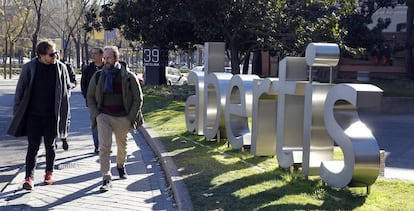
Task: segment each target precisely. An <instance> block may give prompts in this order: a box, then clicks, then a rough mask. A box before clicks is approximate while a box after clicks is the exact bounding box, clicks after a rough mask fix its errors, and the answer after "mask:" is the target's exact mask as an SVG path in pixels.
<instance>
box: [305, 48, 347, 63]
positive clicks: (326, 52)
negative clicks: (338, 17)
mask: <svg viewBox="0 0 414 211" xmlns="http://www.w3.org/2000/svg"><path fill="white" fill-rule="evenodd" d="M305 57H306V63H307V64H308V65H309V66H312V67H333V66H336V65H338V62H339V46H338V45H337V44H336V43H310V44H309V45H308V46H307V47H306V52H305Z"/></svg>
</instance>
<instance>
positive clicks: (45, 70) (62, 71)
mask: <svg viewBox="0 0 414 211" xmlns="http://www.w3.org/2000/svg"><path fill="white" fill-rule="evenodd" d="M36 54H37V57H35V58H33V59H32V60H31V61H30V62H28V63H26V64H24V65H23V68H22V71H21V73H20V77H19V80H18V82H17V86H16V93H15V99H14V106H13V119H12V121H11V124H10V127H9V130H8V134H9V135H12V136H15V137H21V136H27V140H28V147H27V154H26V176H25V181H24V183H23V189H25V190H32V189H33V188H34V185H33V184H34V183H33V179H34V169H35V168H36V160H37V153H38V151H39V147H40V144H41V141H42V137H43V142H44V146H45V151H46V169H45V172H46V174H45V176H44V181H43V182H44V184H46V185H51V184H52V183H53V182H54V181H53V179H52V173H53V166H54V162H55V147H54V140H55V138H56V137H57V135H58V134H59V136H63V137H66V135H67V122H68V110H69V88H70V84H69V82H70V80H69V78H68V74H66V72H67V69H66V65H65V64H63V63H62V62H60V61H58V59H57V52H56V46H55V44H54V43H53V42H51V41H41V42H39V43H38V45H37V47H36Z"/></svg>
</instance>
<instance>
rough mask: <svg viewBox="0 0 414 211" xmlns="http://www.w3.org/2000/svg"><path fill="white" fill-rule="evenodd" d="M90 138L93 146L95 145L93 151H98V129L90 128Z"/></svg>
mask: <svg viewBox="0 0 414 211" xmlns="http://www.w3.org/2000/svg"><path fill="white" fill-rule="evenodd" d="M92 138H93V145H95V149H98V147H99V141H98V128H97V127H96V128H92Z"/></svg>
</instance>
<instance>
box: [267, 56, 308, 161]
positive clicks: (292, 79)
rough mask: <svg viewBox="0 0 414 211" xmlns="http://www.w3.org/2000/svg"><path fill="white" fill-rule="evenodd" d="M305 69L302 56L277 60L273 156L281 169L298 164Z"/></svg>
mask: <svg viewBox="0 0 414 211" xmlns="http://www.w3.org/2000/svg"><path fill="white" fill-rule="evenodd" d="M306 68H307V65H306V61H305V58H303V57H286V58H284V59H282V60H281V61H280V63H279V82H278V84H275V83H273V84H272V85H273V86H272V90H273V92H274V93H278V107H277V123H276V124H277V125H276V131H277V134H276V137H277V138H276V156H277V160H278V162H279V166H280V167H282V168H287V167H290V166H291V165H293V164H295V163H297V164H300V163H302V150H303V120H304V113H303V112H304V99H305V85H306V84H307V82H305V80H306V79H307V74H306Z"/></svg>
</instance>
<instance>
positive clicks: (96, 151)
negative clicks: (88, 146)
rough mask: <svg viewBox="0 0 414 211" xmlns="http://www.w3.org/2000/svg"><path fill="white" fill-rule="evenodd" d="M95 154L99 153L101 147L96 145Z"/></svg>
mask: <svg viewBox="0 0 414 211" xmlns="http://www.w3.org/2000/svg"><path fill="white" fill-rule="evenodd" d="M95 154H97V155H99V148H98V147H95Z"/></svg>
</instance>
